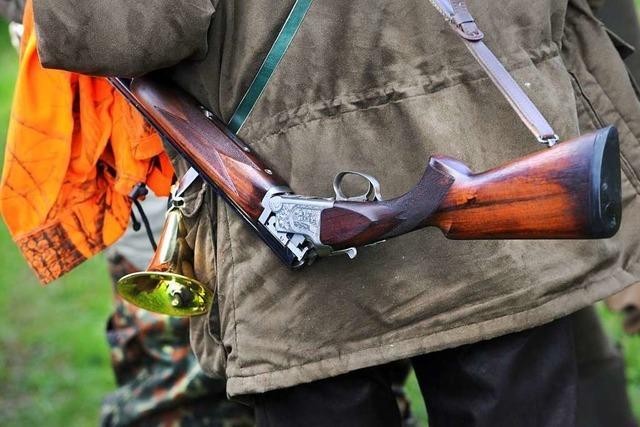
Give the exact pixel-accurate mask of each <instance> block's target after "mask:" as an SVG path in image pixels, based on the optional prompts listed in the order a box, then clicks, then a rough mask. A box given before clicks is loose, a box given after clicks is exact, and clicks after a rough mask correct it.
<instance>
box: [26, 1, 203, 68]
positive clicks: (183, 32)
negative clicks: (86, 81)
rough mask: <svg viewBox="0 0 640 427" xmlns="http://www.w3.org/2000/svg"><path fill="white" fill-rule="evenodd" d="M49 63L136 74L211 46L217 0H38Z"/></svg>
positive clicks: (44, 57) (44, 58) (41, 48)
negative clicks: (177, 0) (211, 27)
mask: <svg viewBox="0 0 640 427" xmlns="http://www.w3.org/2000/svg"><path fill="white" fill-rule="evenodd" d="M33 7H34V18H35V24H36V29H37V35H38V53H39V55H40V60H41V62H42V64H43V66H45V67H46V68H58V69H64V70H69V71H74V72H79V73H83V74H90V75H106V76H136V75H141V74H145V73H147V72H150V71H154V70H157V69H160V68H165V67H168V66H171V65H174V64H176V63H178V62H180V61H182V60H184V59H187V58H194V59H195V58H199V57H202V56H204V54H205V53H206V51H207V31H208V29H209V25H210V23H211V17H212V15H213V13H214V8H213V5H212V3H211V0H186V1H180V2H176V1H166V0H146V1H129V0H109V1H104V0H83V1H68V0H34V3H33Z"/></svg>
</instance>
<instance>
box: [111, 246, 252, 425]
mask: <svg viewBox="0 0 640 427" xmlns="http://www.w3.org/2000/svg"><path fill="white" fill-rule="evenodd" d="M109 268H110V272H111V276H112V278H113V280H114V282H115V281H117V280H118V279H119V278H120V277H122V276H123V275H125V274H128V273H131V272H134V271H137V269H136V268H135V267H134V266H132V265H131V264H130V263H129V262H128V261H127V260H126V259H124V258H123V257H122V256H120V255H118V254H115V255H112V256H111V259H110V260H109ZM107 338H108V341H109V346H110V349H111V362H112V365H113V369H114V373H115V377H116V382H117V384H118V389H117V390H116V391H115V392H114V393H112V394H110V395H108V396H107V397H106V398H105V400H104V402H103V405H102V413H101V421H100V425H101V426H104V427H107V426H108V427H115V426H118V427H121V426H143V427H151V426H154V427H155V426H162V427H178V426H182V427H192V426H194V427H200V426H202V427H210V426H211V427H213V426H215V427H252V426H253V425H254V423H253V410H252V409H251V408H250V407H247V406H244V405H241V404H239V403H236V402H231V401H229V400H227V397H226V392H225V381H224V380H221V379H213V378H210V377H208V376H206V375H205V374H204V373H203V372H202V370H201V369H200V367H199V365H198V362H197V360H196V358H195V356H194V355H193V353H192V352H191V348H190V346H189V320H188V319H185V318H175V317H168V316H163V315H160V314H155V313H151V312H148V311H145V310H142V309H140V308H137V307H135V306H134V305H132V304H129V303H127V302H126V301H124V300H122V299H121V298H119V297H118V296H116V297H115V312H114V314H113V315H112V316H111V318H110V319H109V323H108V326H107Z"/></svg>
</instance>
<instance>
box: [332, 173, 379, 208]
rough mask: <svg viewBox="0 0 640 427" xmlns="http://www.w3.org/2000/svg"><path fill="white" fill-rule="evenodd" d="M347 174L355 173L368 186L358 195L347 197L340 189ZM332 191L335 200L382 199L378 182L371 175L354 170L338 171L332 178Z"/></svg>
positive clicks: (373, 200) (367, 200)
mask: <svg viewBox="0 0 640 427" xmlns="http://www.w3.org/2000/svg"><path fill="white" fill-rule="evenodd" d="M347 175H356V176H359V177H360V178H363V179H365V180H366V181H367V183H368V184H369V188H368V189H367V191H366V192H365V193H362V194H360V195H358V196H353V197H347V196H346V195H345V194H344V191H342V181H343V180H344V178H345V177H346V176H347ZM333 191H334V192H335V193H336V201H349V202H376V201H381V200H382V193H381V192H380V183H379V182H378V180H377V179H375V178H374V177H373V176H371V175H369V174H366V173H362V172H354V171H344V172H340V173H339V174H337V175H336V177H335V178H334V179H333Z"/></svg>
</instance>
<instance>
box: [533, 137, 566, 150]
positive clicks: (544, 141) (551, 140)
mask: <svg viewBox="0 0 640 427" xmlns="http://www.w3.org/2000/svg"><path fill="white" fill-rule="evenodd" d="M537 139H538V143H540V144H541V145H544V146H545V147H548V148H551V147H553V146H554V145H556V144H557V143H558V141H560V137H559V136H558V135H556V134H553V135H551V136H539V137H538V138H537Z"/></svg>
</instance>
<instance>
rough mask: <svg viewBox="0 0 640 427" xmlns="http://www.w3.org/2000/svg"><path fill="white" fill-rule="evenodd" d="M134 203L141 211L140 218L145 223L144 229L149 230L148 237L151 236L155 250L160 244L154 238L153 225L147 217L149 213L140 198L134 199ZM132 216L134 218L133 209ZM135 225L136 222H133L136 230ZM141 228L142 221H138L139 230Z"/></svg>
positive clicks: (150, 239)
mask: <svg viewBox="0 0 640 427" xmlns="http://www.w3.org/2000/svg"><path fill="white" fill-rule="evenodd" d="M133 203H134V204H135V205H136V208H138V212H139V213H140V218H141V219H142V223H143V224H144V229H145V231H146V232H147V237H148V238H149V243H151V247H152V248H153V251H154V252H155V251H156V249H158V245H157V244H156V239H154V238H153V232H152V231H151V225H150V224H149V219H148V218H147V215H146V214H145V213H144V209H142V205H141V204H140V202H139V201H138V200H134V201H133ZM131 216H132V218H133V217H134V216H133V211H131ZM135 227H136V226H135V223H134V224H133V229H134V230H135V229H136V228H135ZM139 229H140V223H138V230H139ZM136 231H137V230H136Z"/></svg>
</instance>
